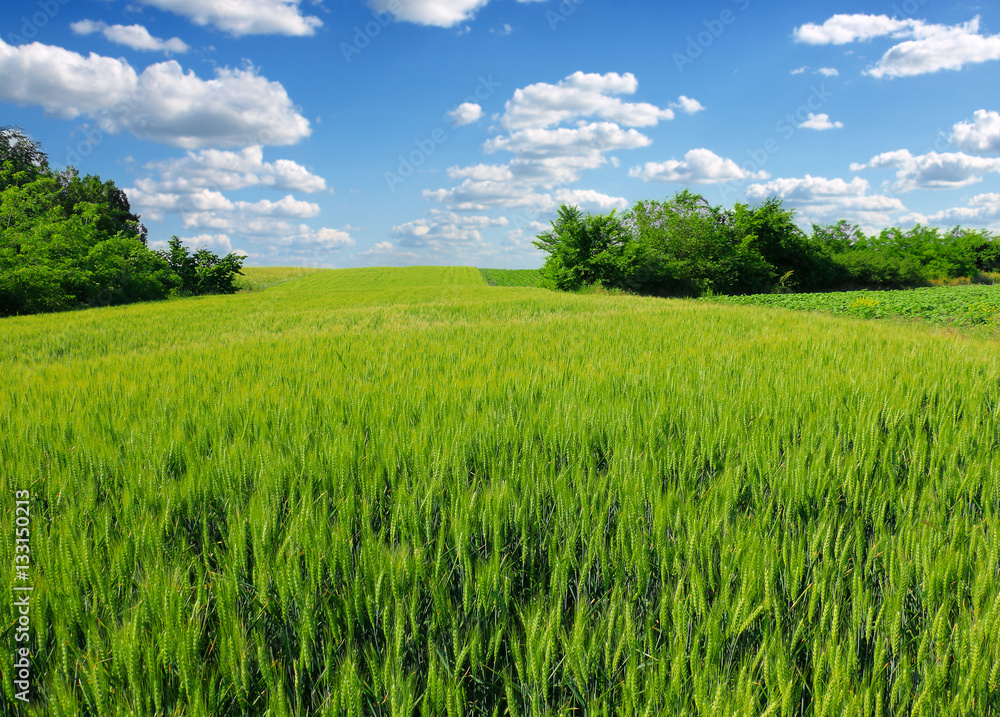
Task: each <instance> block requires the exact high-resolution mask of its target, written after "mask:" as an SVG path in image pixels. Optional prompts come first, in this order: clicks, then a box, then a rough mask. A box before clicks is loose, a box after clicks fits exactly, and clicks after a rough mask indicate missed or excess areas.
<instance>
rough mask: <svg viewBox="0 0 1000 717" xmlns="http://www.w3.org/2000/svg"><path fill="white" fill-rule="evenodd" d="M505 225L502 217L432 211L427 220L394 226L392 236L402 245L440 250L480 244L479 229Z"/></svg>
mask: <svg viewBox="0 0 1000 717" xmlns="http://www.w3.org/2000/svg"><path fill="white" fill-rule="evenodd" d="M507 224H508V222H507V219H506V218H505V217H499V218H497V219H491V218H490V217H487V216H476V215H469V214H456V213H455V212H442V211H437V210H432V211H431V213H430V216H429V217H428V218H426V219H417V220H416V221H412V222H407V223H406V224H401V225H399V226H395V227H393V228H392V236H393V237H394V238H396V239H398V240H399V244H400V245H402V246H408V247H424V246H429V247H432V248H441V247H442V246H443V245H450V244H470V243H478V242H481V241H482V239H483V236H482V234H481V233H480V230H481V229H485V228H486V227H505V226H507Z"/></svg>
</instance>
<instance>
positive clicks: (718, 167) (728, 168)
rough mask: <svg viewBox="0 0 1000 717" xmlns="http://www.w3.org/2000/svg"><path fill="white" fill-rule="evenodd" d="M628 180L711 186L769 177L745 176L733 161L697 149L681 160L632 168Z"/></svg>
mask: <svg viewBox="0 0 1000 717" xmlns="http://www.w3.org/2000/svg"><path fill="white" fill-rule="evenodd" d="M629 176H630V177H638V178H639V179H642V180H643V181H646V182H672V183H675V184H714V183H716V182H729V181H732V180H734V179H765V178H766V177H767V176H768V175H767V172H757V173H751V172H747V171H745V170H743V169H741V168H740V166H739V165H738V164H736V162H734V161H733V160H731V159H728V158H724V157H720V156H719V155H717V154H716V153H715V152H713V151H711V150H709V149H705V148H699V149H692V150H689V151H688V152H687V153H686V154H685V155H684V159H683V160H677V159H670V160H667V161H666V162H647V163H646V164H645V165H643V166H642V167H633V168H632V169H630V170H629Z"/></svg>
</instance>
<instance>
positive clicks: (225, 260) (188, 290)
mask: <svg viewBox="0 0 1000 717" xmlns="http://www.w3.org/2000/svg"><path fill="white" fill-rule="evenodd" d="M160 255H161V256H162V257H163V259H164V260H165V261H166V262H167V265H168V266H169V268H170V271H171V272H172V273H173V274H174V275H175V276H177V277H178V280H179V281H178V291H179V293H182V294H190V295H200V294H234V293H236V291H237V290H238V287H237V286H236V276H237V275H238V274H239V275H242V273H243V272H242V271H240V269H242V267H243V257H241V256H239V255H238V254H235V253H233V252H230V253H229V254H226V255H225V256H224V257H219V256H218V255H217V254H214V253H212V252H210V251H208V250H207V249H205V248H201V249H198V250H197V251H196V252H194V253H191V252H190V251H189V250H188V248H187V247H186V246H184V243H183V242H181V240H180V239H179V238H178V237H177V236H173V237H171V238H170V241H169V242H168V243H167V248H166V249H164V250H163V251H162V252H160Z"/></svg>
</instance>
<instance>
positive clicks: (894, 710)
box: [0, 268, 1000, 716]
mask: <svg viewBox="0 0 1000 717" xmlns="http://www.w3.org/2000/svg"><path fill="white" fill-rule="evenodd" d="M58 318H59V320H58V321H55V320H54V318H53V317H26V318H15V319H5V320H4V321H3V322H0V329H2V330H3V332H4V336H5V337H6V338H7V339H8V340H7V341H6V342H4V344H5V346H4V347H3V349H2V353H0V361H2V363H3V366H4V368H5V370H4V371H3V372H2V374H0V382H2V384H3V391H2V392H0V484H2V488H3V495H4V496H5V498H4V503H3V510H2V511H0V512H2V519H3V521H4V522H5V524H6V525H11V524H12V523H13V505H12V503H13V500H12V495H13V493H12V491H13V489H15V488H27V489H30V490H31V491H32V494H33V496H34V498H35V504H34V505H33V511H34V513H35V516H36V518H35V521H34V524H33V527H32V551H33V553H32V554H33V557H34V559H35V560H36V561H37V566H36V568H35V571H36V572H35V576H36V579H35V583H34V585H35V592H34V594H33V597H32V600H33V603H32V605H33V611H34V612H33V614H32V625H33V626H34V628H35V629H36V630H37V637H38V644H37V649H36V654H35V659H36V661H37V662H36V670H37V674H38V675H39V678H38V689H39V690H40V692H41V693H42V694H41V701H40V702H39V703H37V704H36V705H35V706H33V707H32V708H30V709H28V710H22V712H23V713H27V714H32V715H42V714H46V715H48V714H51V715H102V716H103V715H131V714H162V715H168V714H171V715H172V714H185V715H213V716H215V715H265V714H266V715H314V714H318V715H342V714H343V715H363V714H364V715H415V714H421V715H432V714H434V715H437V714H449V715H450V714H466V715H476V714H487V715H500V714H522V715H529V714H538V715H541V714H571V713H578V712H585V713H586V714H590V715H599V714H604V715H617V714H671V715H674V714H676V715H735V714H742V715H764V714H766V715H809V716H813V715H859V716H860V715H871V714H878V715H883V714H888V715H904V714H905V715H910V714H913V715H932V714H933V715H937V714H943V715H962V714H970V715H971V714H976V715H997V714H1000V597H998V596H1000V520H998V512H1000V463H998V459H997V456H998V455H1000V356H998V354H997V351H996V346H995V344H992V345H991V344H990V343H988V342H985V341H975V340H960V339H956V338H954V337H949V336H945V335H943V334H942V333H940V332H935V331H932V330H929V329H928V330H923V329H919V328H908V329H907V330H906V331H901V330H900V329H899V327H897V326H885V325H880V324H874V323H868V322H864V321H860V320H852V319H840V318H833V317H827V316H822V315H807V314H796V313H792V312H777V311H772V310H769V309H762V308H758V307H744V306H729V305H719V304H709V303H703V302H696V301H668V300H657V299H646V298H637V297H624V296H579V295H567V294H555V293H552V294H550V293H539V292H537V291H516V290H511V291H504V292H500V293H496V292H494V291H491V290H489V289H488V288H486V286H485V282H484V281H483V279H482V277H481V275H480V274H479V272H478V271H477V270H474V269H472V270H464V269H431V268H421V269H415V270H356V271H353V270H352V271H331V272H324V273H322V274H315V275H312V276H307V277H303V278H301V279H297V280H295V281H292V282H288V283H286V284H283V285H281V286H277V287H275V288H273V289H271V290H269V291H267V292H264V293H260V294H241V295H236V296H232V297H205V298H198V299H192V300H185V301H176V302H169V303H167V304H162V305H140V306H134V307H122V308H116V309H98V310H93V311H88V312H83V313H80V314H70V315H61V316H60V317H58ZM12 556H13V541H12V540H10V539H8V540H4V541H0V573H2V575H3V576H4V580H5V584H10V582H11V581H12V578H13V574H12V572H11V566H12V563H13V559H12ZM13 616H14V613H13V607H12V604H11V596H10V591H9V590H8V591H3V594H2V597H0V620H2V622H3V624H5V625H11V624H13V621H14V619H13ZM0 666H2V668H3V673H4V675H9V674H10V668H11V656H10V651H9V650H5V651H0ZM3 690H4V695H5V699H7V700H8V701H9V700H11V697H12V693H11V684H10V680H4V686H3ZM11 704H12V703H11Z"/></svg>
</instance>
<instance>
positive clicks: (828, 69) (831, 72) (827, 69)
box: [813, 67, 840, 77]
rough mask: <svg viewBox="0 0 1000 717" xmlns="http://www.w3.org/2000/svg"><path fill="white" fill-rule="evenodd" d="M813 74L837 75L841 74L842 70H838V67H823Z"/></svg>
mask: <svg viewBox="0 0 1000 717" xmlns="http://www.w3.org/2000/svg"><path fill="white" fill-rule="evenodd" d="M813 74H815V75H823V77H837V76H838V75H839V74H840V71H839V70H837V68H836V67H821V68H819V69H818V70H816V72H814V73H813Z"/></svg>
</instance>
